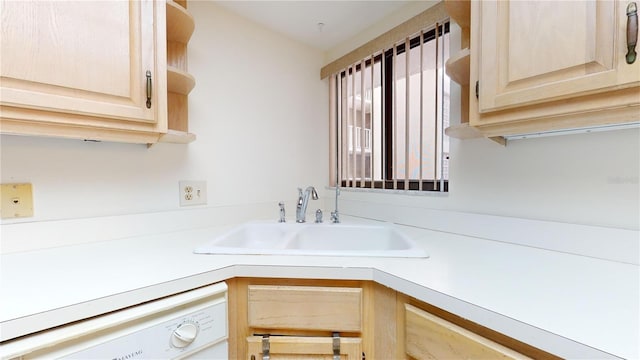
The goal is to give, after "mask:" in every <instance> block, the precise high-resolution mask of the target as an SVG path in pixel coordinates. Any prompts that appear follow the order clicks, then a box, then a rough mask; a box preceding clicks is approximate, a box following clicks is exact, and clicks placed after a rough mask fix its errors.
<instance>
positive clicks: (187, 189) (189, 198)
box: [178, 181, 207, 206]
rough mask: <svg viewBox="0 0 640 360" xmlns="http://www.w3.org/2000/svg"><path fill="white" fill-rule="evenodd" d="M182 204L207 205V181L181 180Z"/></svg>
mask: <svg viewBox="0 0 640 360" xmlns="http://www.w3.org/2000/svg"><path fill="white" fill-rule="evenodd" d="M178 184H179V186H180V189H179V190H180V191H179V193H180V206H191V205H207V182H206V181H179V182H178Z"/></svg>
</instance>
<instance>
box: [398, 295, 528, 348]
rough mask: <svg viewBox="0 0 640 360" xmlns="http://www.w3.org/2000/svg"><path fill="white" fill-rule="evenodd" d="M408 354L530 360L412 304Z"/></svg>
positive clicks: (409, 307)
mask: <svg viewBox="0 0 640 360" xmlns="http://www.w3.org/2000/svg"><path fill="white" fill-rule="evenodd" d="M405 351H406V353H407V355H409V356H411V357H412V358H414V359H418V360H422V359H529V358H528V357H526V356H524V355H522V354H520V353H517V352H515V351H513V350H511V349H508V348H506V347H504V346H502V345H500V344H497V343H494V342H493V341H491V340H488V339H486V338H483V337H482V336H480V335H477V334H474V333H472V332H471V331H468V330H466V329H463V328H461V327H459V326H457V325H455V324H452V323H450V322H448V321H446V320H443V319H441V318H439V317H436V316H434V315H432V314H429V313H428V312H426V311H423V310H421V309H418V308H416V307H415V306H412V305H409V304H405Z"/></svg>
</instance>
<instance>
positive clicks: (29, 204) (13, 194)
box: [0, 184, 33, 219]
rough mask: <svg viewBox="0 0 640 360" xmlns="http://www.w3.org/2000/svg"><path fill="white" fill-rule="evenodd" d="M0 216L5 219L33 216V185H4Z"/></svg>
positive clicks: (1, 194)
mask: <svg viewBox="0 0 640 360" xmlns="http://www.w3.org/2000/svg"><path fill="white" fill-rule="evenodd" d="M1 186H2V189H1V191H0V202H1V203H2V208H1V209H0V215H1V217H2V218H3V219H11V218H22V217H32V216H33V191H32V187H31V184H2V185H1Z"/></svg>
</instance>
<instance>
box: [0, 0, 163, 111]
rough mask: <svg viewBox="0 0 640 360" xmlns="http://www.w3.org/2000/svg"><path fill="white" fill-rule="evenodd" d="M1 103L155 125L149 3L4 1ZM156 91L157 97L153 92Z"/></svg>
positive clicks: (151, 21) (152, 28)
mask: <svg viewBox="0 0 640 360" xmlns="http://www.w3.org/2000/svg"><path fill="white" fill-rule="evenodd" d="M1 5H2V19H1V20H2V25H1V26H2V33H1V35H2V45H1V46H2V48H1V52H2V54H3V56H2V60H1V67H0V69H1V76H2V78H1V80H2V93H1V96H2V105H5V106H16V107H22V108H31V109H35V110H46V111H54V112H64V113H71V114H79V115H88V116H93V117H106V118H114V119H120V120H134V121H142V122H155V121H156V117H155V109H154V106H156V105H157V104H155V103H152V108H151V109H147V107H146V76H145V73H146V71H147V70H149V71H151V74H152V82H154V81H155V80H156V79H155V75H156V67H155V56H154V26H153V24H154V4H153V2H152V1H131V2H128V1H89V2H82V1H74V2H69V1H2V4H1ZM156 92H157V91H156Z"/></svg>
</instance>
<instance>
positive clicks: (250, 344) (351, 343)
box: [247, 336, 362, 360]
mask: <svg viewBox="0 0 640 360" xmlns="http://www.w3.org/2000/svg"><path fill="white" fill-rule="evenodd" d="M361 343H362V340H361V339H360V338H344V337H343V338H340V359H341V360H356V359H357V360H360V359H361V357H362V344H361ZM247 349H248V360H262V359H263V356H264V354H263V351H262V336H249V337H247ZM265 358H266V357H265ZM269 359H270V360H280V359H287V360H294V359H301V360H302V359H304V360H307V359H314V360H315V359H318V360H325V359H326V360H333V338H331V337H302V336H271V337H269Z"/></svg>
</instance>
